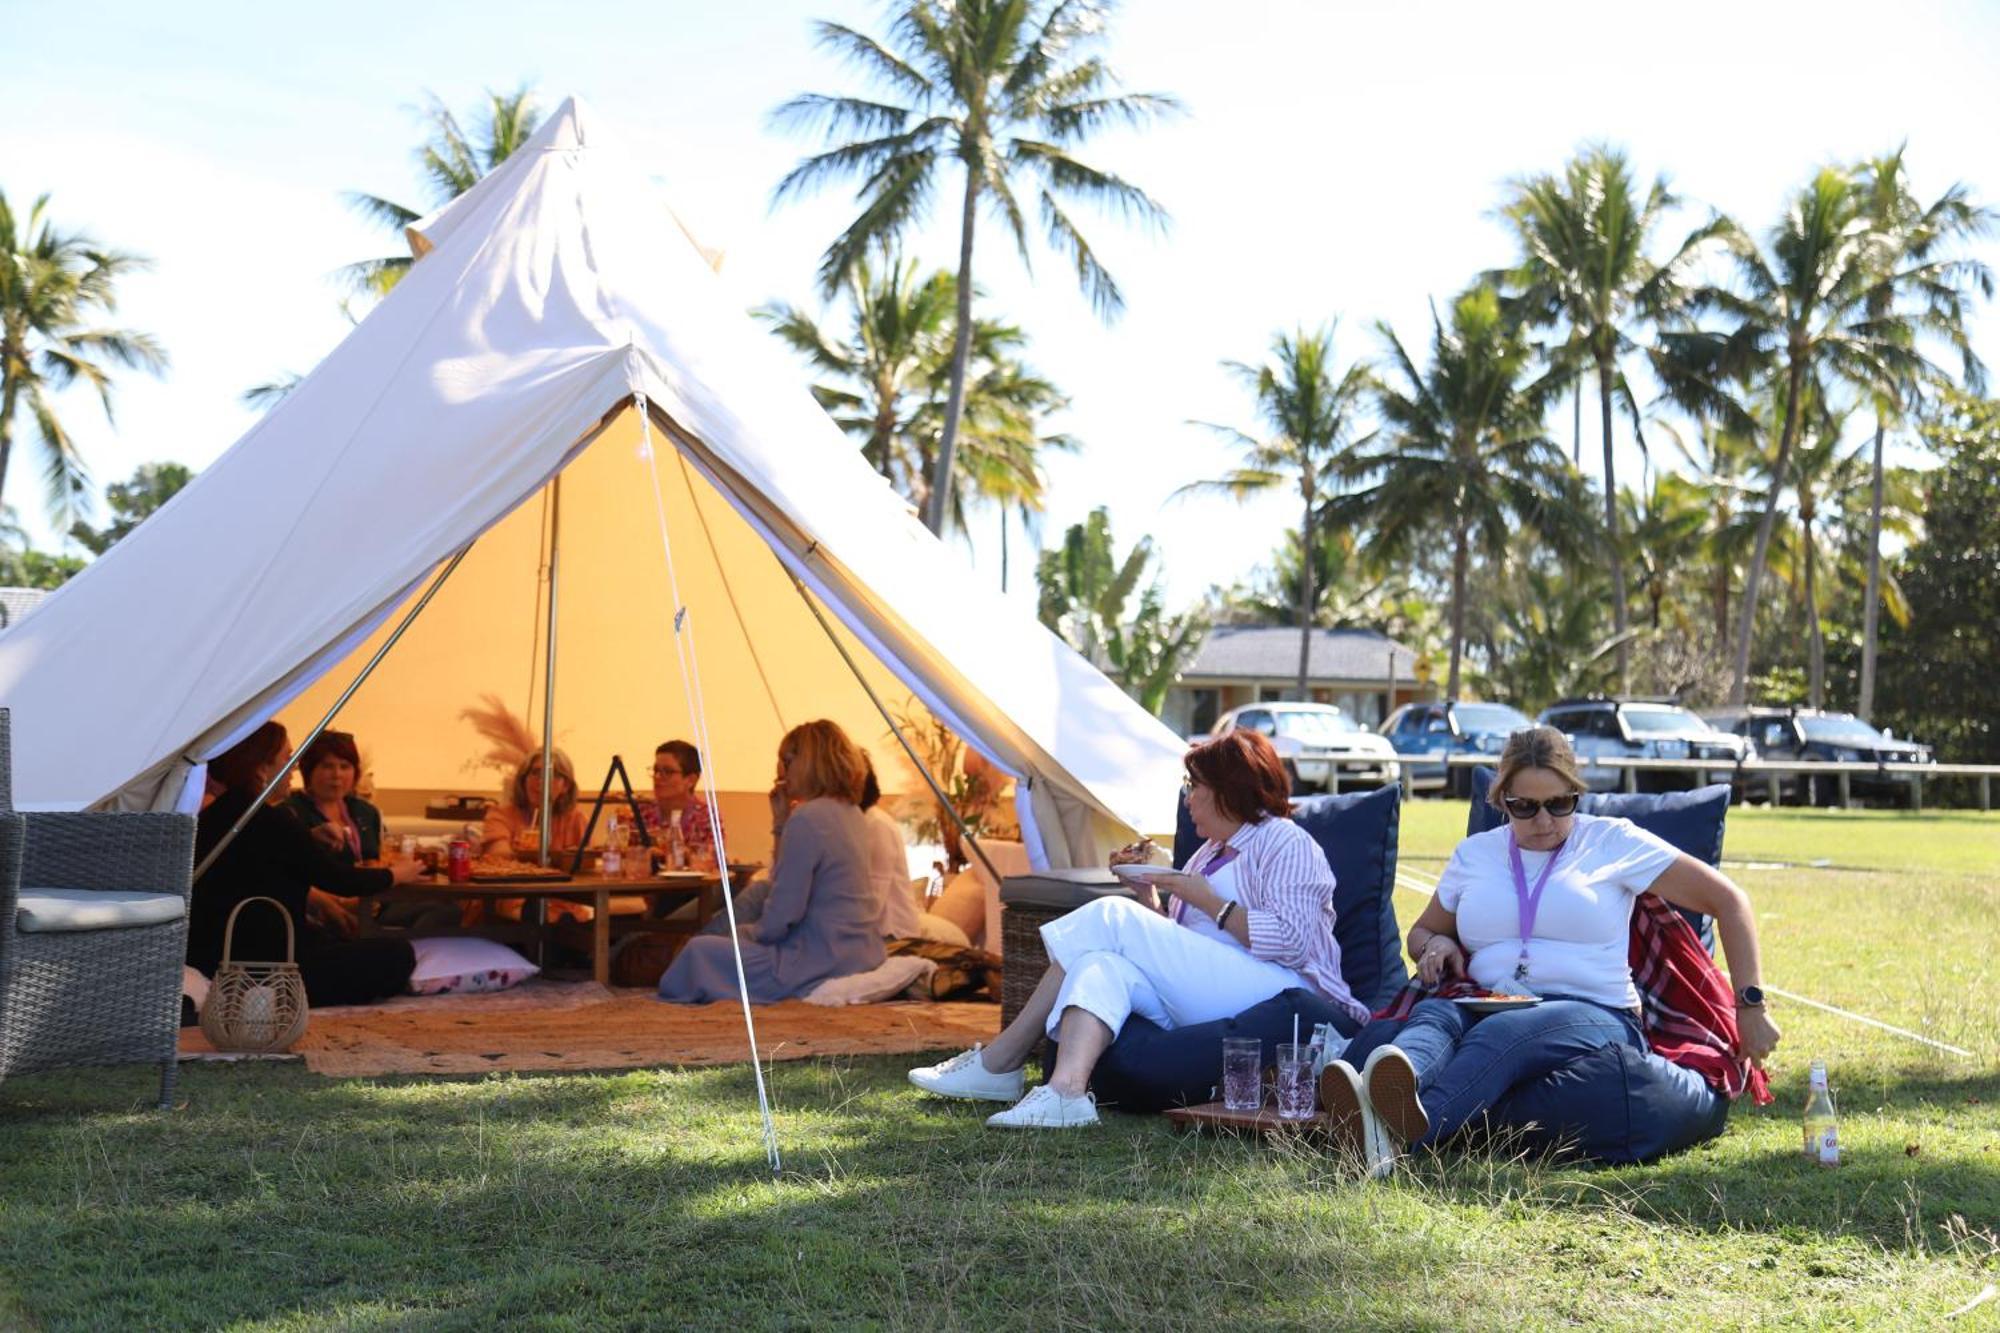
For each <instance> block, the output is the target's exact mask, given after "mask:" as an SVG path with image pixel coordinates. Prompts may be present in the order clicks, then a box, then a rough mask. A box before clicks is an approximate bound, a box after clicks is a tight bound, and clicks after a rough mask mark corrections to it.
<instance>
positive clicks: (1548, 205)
mask: <svg viewBox="0 0 2000 1333" xmlns="http://www.w3.org/2000/svg"><path fill="white" fill-rule="evenodd" d="M1679 202H1680V201H1679V200H1678V199H1677V198H1676V197H1675V196H1674V195H1673V194H1672V193H1670V192H1669V191H1668V189H1667V183H1666V180H1665V178H1664V177H1662V178H1659V179H1656V180H1654V182H1653V184H1652V186H1651V187H1650V188H1649V189H1647V191H1646V193H1645V196H1644V198H1640V197H1639V196H1638V194H1637V192H1636V190H1635V188H1634V182H1633V180H1632V172H1631V168H1630V166H1629V164H1628V163H1627V161H1626V159H1625V154H1624V153H1622V152H1620V151H1618V150H1617V149H1614V148H1610V147H1607V146H1604V145H1601V144H1598V145H1592V146H1590V147H1587V148H1585V149H1584V150H1583V151H1582V152H1580V153H1579V154H1578V155H1577V156H1576V157H1575V158H1573V159H1571V161H1570V163H1569V165H1568V166H1567V167H1565V168H1564V170H1563V174H1562V175H1561V176H1555V175H1550V174H1543V175H1540V176H1533V177H1530V178H1528V179H1526V180H1521V181H1516V182H1515V183H1514V184H1513V186H1512V190H1511V194H1510V196H1509V198H1508V200H1507V202H1506V204H1505V205H1504V206H1503V208H1502V215H1503V216H1504V217H1505V218H1506V219H1507V221H1508V222H1509V223H1510V224H1511V225H1512V227H1513V229H1514V234H1515V237H1516V239H1517V241H1518V242H1519V245H1520V251H1521V254H1520V260H1519V262H1518V263H1517V264H1516V266H1515V267H1514V268H1513V269H1511V270H1508V271H1507V273H1506V274H1505V278H1506V281H1507V282H1508V283H1509V284H1510V285H1511V286H1512V287H1513V288H1514V289H1515V290H1516V292H1517V295H1516V296H1515V298H1514V300H1513V302H1512V304H1513V305H1514V307H1515V308H1516V309H1518V310H1519V311H1520V313H1521V314H1522V315H1523V316H1524V317H1525V318H1527V319H1528V320H1529V321H1530V323H1531V324H1534V325H1537V326H1560V327H1562V328H1563V329H1564V330H1565V331H1566V333H1567V340H1566V341H1565V342H1564V343H1563V344H1562V345H1561V346H1559V347H1558V348H1556V349H1555V350H1554V352H1553V353H1552V355H1551V361H1552V364H1553V365H1554V366H1555V367H1556V368H1557V369H1559V370H1561V371H1564V372H1567V373H1568V374H1570V375H1571V376H1574V377H1575V378H1576V381H1577V392H1578V395H1579V397H1578V402H1579V404H1580V402H1581V376H1582V373H1583V371H1585V370H1586V369H1588V370H1589V371H1590V372H1591V373H1592V374H1593V375H1594V376H1595V378H1596V383H1597V407H1598V426H1599V434H1600V437H1601V440H1602V444H1603V448H1604V485H1603V495H1604V550H1605V556H1606V559H1607V561H1608V562H1609V564H1610V566H1611V611H1612V623H1613V625H1614V626H1615V631H1616V633H1617V634H1619V635H1621V636H1622V635H1623V634H1624V632H1625V629H1626V624H1627V618H1626V579H1625V564H1624V560H1623V559H1622V555H1623V553H1624V552H1625V551H1626V550H1627V549H1628V548H1627V547H1626V545H1625V544H1624V543H1623V542H1622V541H1621V540H1620V538H1619V535H1618V529H1619V513H1618V476H1617V467H1616V464H1615V462H1614V460H1613V457H1612V449H1611V416H1612V407H1613V404H1614V403H1616V404H1618V405H1621V406H1623V407H1624V409H1625V411H1626V413H1627V414H1628V416H1629V417H1630V418H1631V421H1632V428H1633V430H1634V432H1635V433H1637V434H1638V436H1639V439H1640V442H1641V445H1642V447H1643V444H1644V440H1645V434H1644V432H1643V430H1641V429H1640V421H1639V405H1638V400H1637V398H1636V397H1635V396H1634V394H1633V392H1632V386H1631V385H1630V383H1628V382H1627V380H1626V378H1625V372H1624V368H1623V364H1622V363H1623V361H1624V359H1625V357H1627V356H1628V355H1630V354H1631V353H1633V352H1635V351H1638V350H1639V348H1640V344H1639V342H1638V340H1637V335H1638V334H1639V333H1640V332H1641V331H1642V330H1643V329H1644V328H1646V327H1647V326H1648V325H1652V324H1657V323H1658V322H1659V321H1660V320H1662V319H1664V318H1667V317H1670V316H1671V315H1672V314H1673V313H1674V311H1675V310H1677V308H1678V306H1679V304H1680V301H1681V299H1682V294H1683V289H1684V280H1685V278H1686V276H1687V270H1688V267H1689V265H1690V264H1691V263H1692V262H1693V261H1694V259H1695V258H1696V256H1697V255H1698V254H1699V252H1700V250H1701V247H1702V244H1703V243H1704V242H1705V241H1706V240H1707V239H1708V238H1709V237H1710V236H1711V235H1712V234H1713V232H1714V226H1713V224H1710V225H1709V226H1707V227H1702V228H1700V229H1698V230H1696V231H1694V232H1693V233H1691V234H1690V235H1688V236H1687V237H1686V238H1685V239H1684V240H1682V242H1681V244H1680V247H1679V248H1678V249H1677V250H1676V251H1675V252H1674V254H1673V256H1672V257H1671V258H1670V259H1668V260H1667V262H1665V263H1663V264H1661V263H1655V262H1654V261H1653V260H1651V259H1649V258H1648V257H1647V254H1646V251H1647V248H1648V246H1649V244H1650V242H1651V240H1652V234H1653V232H1654V230H1655V229H1656V228H1657V227H1658V225H1659V223H1660V219H1661V217H1662V216H1663V215H1664V214H1665V213H1666V212H1667V211H1668V210H1669V209H1672V208H1674V207H1675V206H1677V205H1678V204H1679ZM1579 410H1580V408H1579ZM1578 436H1579V445H1578V450H1579V458H1580V455H1581V443H1580V440H1581V430H1580V429H1579V431H1578ZM1617 653H1618V656H1617V662H1618V683H1619V685H1620V687H1621V688H1622V687H1623V686H1624V684H1625V680H1626V675H1627V671H1628V669H1629V667H1630V664H1631V663H1630V653H1629V645H1628V643H1627V641H1626V640H1625V639H1624V638H1622V637H1621V638H1620V639H1619V642H1618V649H1617Z"/></svg>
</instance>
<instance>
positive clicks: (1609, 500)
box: [1597, 361, 1632, 694]
mask: <svg viewBox="0 0 2000 1333" xmlns="http://www.w3.org/2000/svg"><path fill="white" fill-rule="evenodd" d="M1597 409H1598V421H1599V423H1600V425H1601V427H1602V429H1603V431H1604V545H1605V552H1604V553H1605V556H1606V557H1607V558H1608V559H1609V560H1610V562H1611V628H1612V631H1613V633H1615V634H1616V635H1617V637H1618V692H1619V693H1620V694H1623V693H1624V692H1625V681H1626V676H1627V674H1628V673H1629V671H1630V669H1631V665H1632V649H1631V645H1630V644H1629V643H1627V642H1626V638H1625V626H1626V612H1625V553H1624V544H1623V543H1622V542H1621V541H1619V539H1618V479H1617V464H1616V462H1615V461H1614V460H1613V459H1612V456H1611V367H1610V366H1609V365H1608V364H1606V363H1605V362H1603V361H1599V362H1598V363H1597Z"/></svg>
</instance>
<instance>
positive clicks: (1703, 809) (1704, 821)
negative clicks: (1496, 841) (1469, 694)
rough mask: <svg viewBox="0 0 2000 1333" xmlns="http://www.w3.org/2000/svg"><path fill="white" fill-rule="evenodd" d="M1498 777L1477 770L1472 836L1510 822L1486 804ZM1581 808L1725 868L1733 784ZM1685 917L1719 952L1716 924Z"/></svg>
mask: <svg viewBox="0 0 2000 1333" xmlns="http://www.w3.org/2000/svg"><path fill="white" fill-rule="evenodd" d="M1493 777H1494V771H1493V770H1492V769H1490V768H1475V769H1473V770H1472V808H1471V810H1469V811H1468V812H1467V813H1466V816H1465V834H1466V836H1467V837H1471V836H1472V835H1473V834H1475V833H1484V832H1486V830H1488V829H1496V828H1499V827H1500V825H1501V824H1503V823H1505V822H1506V819H1507V816H1506V815H1504V814H1502V813H1501V812H1500V811H1499V810H1498V809H1497V808H1496V807H1494V806H1493V805H1492V804H1491V803H1489V802H1488V801H1487V799H1486V793H1487V792H1488V791H1490V790H1491V789H1492V787H1493ZM1577 809H1579V810H1581V811H1583V813H1585V814H1587V815H1604V816H1607V817H1609V818H1616V819H1629V820H1631V821H1632V822H1633V823H1634V824H1637V825H1638V826H1639V827H1640V828H1642V829H1644V830H1646V832H1648V833H1651V834H1653V835H1654V836H1655V837H1658V838H1660V839H1663V840H1664V841H1665V842H1667V843H1668V844H1669V845H1670V846H1673V847H1676V848H1678V849H1680V850H1681V851H1683V852H1686V853H1687V854H1688V855H1689V856H1692V857H1694V858H1695V859H1696V860H1697V861H1706V862H1708V863H1709V864H1710V865H1712V866H1716V867H1718V868H1719V867H1720V866H1721V865H1722V833H1723V826H1724V825H1725V824H1726V823H1727V822H1728V819H1729V784H1728V783H1726V782H1718V783H1714V784H1713V785H1711V786H1707V787H1696V788H1695V789H1694V790H1693V791H1667V792H1657V793H1652V794H1647V795H1641V794H1638V793H1635V792H1591V793H1589V794H1588V795H1586V796H1585V797H1584V798H1583V799H1582V800H1581V801H1579V802H1577ZM1681 915H1682V916H1684V917H1686V918H1687V923H1688V924H1689V925H1690V926H1693V927H1694V933H1695V934H1696V935H1699V936H1700V937H1701V944H1702V947H1703V948H1704V949H1707V950H1708V951H1709V952H1710V953H1713V952H1714V951H1715V922H1714V921H1712V920H1710V919H1709V918H1708V917H1706V916H1704V915H1702V914H1701V913H1700V912H1690V911H1688V910H1686V909H1685V908H1683V909H1681Z"/></svg>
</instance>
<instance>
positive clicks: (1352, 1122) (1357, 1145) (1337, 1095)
mask: <svg viewBox="0 0 2000 1333" xmlns="http://www.w3.org/2000/svg"><path fill="white" fill-rule="evenodd" d="M1319 1104H1320V1106H1321V1107H1323V1108H1324V1109H1325V1111H1326V1116H1327V1133H1328V1135H1329V1136H1330V1138H1331V1139H1332V1145H1333V1150H1334V1151H1335V1152H1337V1153H1339V1154H1340V1155H1341V1156H1343V1157H1346V1158H1348V1159H1349V1160H1351V1161H1356V1162H1359V1163H1361V1165H1362V1168H1363V1169H1364V1170H1365V1171H1366V1172H1367V1174H1368V1178H1369V1179H1370V1180H1380V1179H1382V1178H1383V1177H1384V1176H1386V1175H1388V1174H1389V1173H1390V1172H1391V1171H1393V1170H1395V1168H1396V1147H1395V1145H1394V1144H1393V1143H1392V1142H1390V1140H1389V1132H1388V1130H1386V1129H1385V1128H1383V1125H1382V1120H1381V1117H1380V1116H1377V1115H1376V1114H1375V1108H1374V1107H1372V1106H1370V1105H1369V1104H1368V1098H1367V1096H1366V1095H1364V1094H1363V1092H1362V1089H1361V1076H1360V1075H1359V1074H1357V1073H1355V1072H1354V1066H1353V1065H1351V1064H1349V1063H1347V1061H1345V1060H1329V1061H1328V1062H1327V1066H1326V1068H1325V1069H1324V1070H1323V1071H1322V1072H1321V1073H1320V1078H1319Z"/></svg>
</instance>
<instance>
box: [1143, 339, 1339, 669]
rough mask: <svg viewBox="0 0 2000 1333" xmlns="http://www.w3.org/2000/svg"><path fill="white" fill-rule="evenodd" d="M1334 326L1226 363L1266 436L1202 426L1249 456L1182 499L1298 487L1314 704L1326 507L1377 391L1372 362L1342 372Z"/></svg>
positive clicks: (1303, 650)
mask: <svg viewBox="0 0 2000 1333" xmlns="http://www.w3.org/2000/svg"><path fill="white" fill-rule="evenodd" d="M1333 334H1334V325H1333V324H1330V323H1329V324H1326V325H1324V326H1323V327H1321V328H1319V329H1316V330H1313V331H1310V332H1308V331H1307V330H1305V329H1300V330H1298V331H1297V332H1295V333H1289V334H1286V333H1280V334H1278V335H1277V336H1276V337H1275V338H1273V339H1272V340H1271V360H1270V361H1268V362H1267V363H1265V364H1264V365H1261V366H1252V365H1247V364H1245V363H1243V362H1241V361H1225V362H1223V366H1224V367H1225V368H1226V369H1227V370H1228V371H1229V372H1230V374H1232V375H1233V376H1234V377H1235V378H1236V379H1237V380H1238V381H1239V382H1240V383H1241V384H1242V385H1243V386H1244V387H1245V388H1247V389H1249V390H1250V393H1251V396H1252V397H1253V398H1255V399H1256V402H1257V414H1258V416H1260V417H1262V418H1263V422H1264V424H1265V426H1267V427H1268V428H1269V429H1270V432H1271V433H1270V434H1269V435H1268V436H1267V437H1265V438H1262V439H1260V438H1258V437H1257V436H1254V435H1250V434H1247V433H1246V432H1244V431H1240V430H1237V429H1236V428H1234V427H1232V426H1219V425H1216V424H1214V423H1213V422H1197V423H1196V424H1197V425H1202V426H1206V427H1207V428H1208V429H1209V430H1212V431H1215V432H1217V433H1218V434H1220V435H1221V436H1223V438H1225V439H1227V440H1228V441H1229V442H1230V443H1232V444H1234V445H1235V446H1236V447H1237V448H1238V449H1239V450H1240V451H1241V452H1242V454H1243V463H1242V465H1241V466H1239V467H1237V468H1235V469H1233V470H1232V471H1230V472H1228V473H1226V474H1225V475H1223V476H1221V477H1218V478H1216V479H1215V480H1213V481H1197V482H1192V483H1190V484H1189V485H1187V486H1183V487H1182V488H1181V489H1180V490H1179V491H1177V492H1175V494H1177V495H1185V494H1190V493H1194V492H1201V491H1208V492H1221V493H1222V494H1225V495H1228V496H1230V497H1232V498H1234V499H1237V500H1244V499H1248V498H1249V497H1251V496H1254V495H1261V494H1263V493H1264V492H1266V491H1271V490H1275V489H1277V488H1279V487H1291V488H1296V490H1297V492H1298V500H1299V506H1300V517H1299V551H1300V553H1301V556H1302V559H1301V560H1300V569H1301V571H1302V574H1303V576H1302V577H1301V578H1300V580H1299V590H1298V591H1299V600H1298V618H1297V619H1296V620H1295V621H1293V623H1294V624H1296V625H1297V626H1298V627H1299V686H1298V688H1299V698H1301V699H1309V698H1311V697H1312V696H1311V694H1310V693H1308V691H1307V686H1306V678H1307V674H1308V671H1309V668H1310V663H1309V661H1308V657H1309V655H1310V654H1311V652H1312V631H1313V621H1314V619H1315V617H1316V616H1317V614H1318V608H1319V591H1320V590H1319V587H1318V586H1317V585H1318V578H1317V574H1318V570H1319V545H1318V533H1319V526H1320V507H1321V505H1322V504H1324V503H1325V501H1326V499H1327V497H1328V496H1330V495H1331V494H1332V493H1333V492H1334V489H1335V487H1336V485H1337V478H1338V475H1339V472H1340V469H1341V467H1342V466H1343V464H1344V463H1345V461H1346V459H1347V457H1348V455H1349V454H1350V452H1351V451H1352V450H1354V449H1355V448H1357V447H1358V446H1360V445H1362V444H1365V443H1366V442H1367V440H1368V439H1369V438H1370V437H1369V436H1360V435H1357V433H1356V432H1357V428H1358V426H1359V423H1360V419H1361V416H1362V414H1363V413H1364V412H1365V411H1366V410H1367V407H1368V404H1369V396H1370V392H1371V389H1372V386H1373V383H1374V381H1373V378H1372V372H1371V371H1370V369H1369V366H1368V364H1367V363H1366V362H1365V361H1356V362H1354V363H1353V364H1351V365H1349V366H1348V367H1347V368H1346V369H1345V370H1341V369H1338V368H1337V367H1336V365H1335V363H1334V357H1333Z"/></svg>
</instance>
